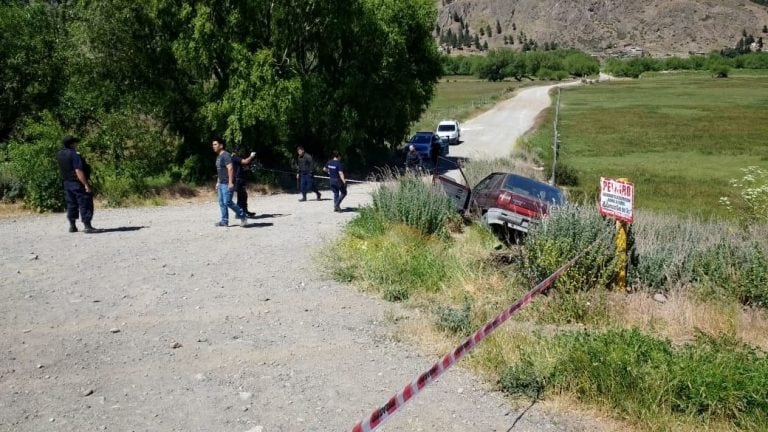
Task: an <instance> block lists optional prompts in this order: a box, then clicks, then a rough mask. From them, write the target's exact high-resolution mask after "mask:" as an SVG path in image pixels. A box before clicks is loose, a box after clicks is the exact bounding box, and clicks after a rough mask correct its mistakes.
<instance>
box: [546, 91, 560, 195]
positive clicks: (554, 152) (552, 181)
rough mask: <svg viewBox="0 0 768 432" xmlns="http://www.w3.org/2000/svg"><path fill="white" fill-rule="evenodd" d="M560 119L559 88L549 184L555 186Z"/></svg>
mask: <svg viewBox="0 0 768 432" xmlns="http://www.w3.org/2000/svg"><path fill="white" fill-rule="evenodd" d="M559 118H560V87H558V88H557V103H556V104H555V127H554V129H555V133H554V136H553V138H552V176H551V177H550V178H549V184H551V185H552V186H554V185H555V169H556V168H557V153H558V152H559V144H560V136H559V134H558V132H557V121H558V119H559Z"/></svg>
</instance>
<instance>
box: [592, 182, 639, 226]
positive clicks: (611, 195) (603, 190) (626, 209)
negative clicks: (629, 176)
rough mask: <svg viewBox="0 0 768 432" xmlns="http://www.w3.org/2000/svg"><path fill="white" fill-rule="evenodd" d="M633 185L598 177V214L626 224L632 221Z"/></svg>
mask: <svg viewBox="0 0 768 432" xmlns="http://www.w3.org/2000/svg"><path fill="white" fill-rule="evenodd" d="M634 204H635V185H634V184H633V183H629V182H623V181H620V180H614V179H609V178H605V177H600V214H601V215H602V216H606V217H610V218H613V219H616V220H620V221H623V222H627V223H632V222H633V221H634V212H633V210H634Z"/></svg>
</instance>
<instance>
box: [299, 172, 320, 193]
mask: <svg viewBox="0 0 768 432" xmlns="http://www.w3.org/2000/svg"><path fill="white" fill-rule="evenodd" d="M299 190H300V191H301V196H302V197H304V198H306V197H307V192H309V191H312V192H314V193H319V191H318V190H317V186H315V176H314V175H312V174H311V173H307V174H299Z"/></svg>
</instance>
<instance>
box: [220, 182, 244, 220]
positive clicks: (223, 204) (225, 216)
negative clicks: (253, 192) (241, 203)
mask: <svg viewBox="0 0 768 432" xmlns="http://www.w3.org/2000/svg"><path fill="white" fill-rule="evenodd" d="M218 188H219V210H221V223H224V224H228V223H229V209H228V208H231V209H232V211H233V212H235V216H237V218H238V219H245V212H243V209H241V208H240V207H238V206H237V204H235V203H234V202H232V191H231V190H229V187H228V186H227V185H226V184H225V183H219V185H218Z"/></svg>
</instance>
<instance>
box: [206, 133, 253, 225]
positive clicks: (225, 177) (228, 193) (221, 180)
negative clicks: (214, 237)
mask: <svg viewBox="0 0 768 432" xmlns="http://www.w3.org/2000/svg"><path fill="white" fill-rule="evenodd" d="M211 147H212V148H213V152H214V153H216V154H217V155H218V156H217V157H216V174H217V176H218V180H217V183H216V191H217V192H218V194H219V209H220V210H221V220H219V222H216V226H217V227H226V226H229V209H232V211H234V212H235V215H236V216H237V218H238V219H240V226H241V227H244V226H246V224H247V223H248V218H247V216H246V214H245V212H244V211H243V209H241V208H240V207H238V206H237V204H235V203H233V202H232V192H233V191H234V190H235V170H234V167H233V164H232V156H231V155H230V154H229V153H227V152H226V151H225V150H224V140H222V139H221V138H216V139H214V140H213V142H212V143H211Z"/></svg>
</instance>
